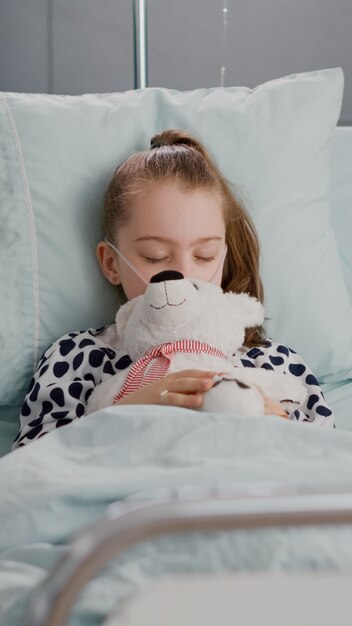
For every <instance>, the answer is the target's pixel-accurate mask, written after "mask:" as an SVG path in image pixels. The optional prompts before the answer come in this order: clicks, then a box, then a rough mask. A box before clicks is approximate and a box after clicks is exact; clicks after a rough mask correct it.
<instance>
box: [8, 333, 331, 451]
mask: <svg viewBox="0 0 352 626" xmlns="http://www.w3.org/2000/svg"><path fill="white" fill-rule="evenodd" d="M131 362H132V361H131V358H130V357H129V355H128V354H126V351H125V350H124V348H123V346H122V345H121V344H120V342H119V339H118V337H117V334H116V327H115V324H111V325H110V326H105V327H104V328H101V329H98V330H95V329H90V330H87V331H83V332H72V333H68V334H67V335H64V336H63V337H61V339H58V340H57V341H55V342H54V343H53V344H52V345H51V346H50V347H49V348H48V349H47V350H46V351H45V352H44V354H43V356H42V357H41V359H40V361H39V363H38V367H37V370H36V372H35V374H34V376H33V378H32V380H31V382H30V384H29V389H28V392H27V395H26V397H25V401H24V404H23V407H22V411H21V415H20V430H19V433H18V434H17V437H16V439H15V441H14V443H13V446H12V448H13V449H15V448H18V447H21V446H24V445H26V444H27V443H30V442H31V441H33V440H35V439H38V438H39V437H42V436H43V435H45V434H47V433H48V432H50V431H51V430H54V429H55V428H59V427H60V426H64V425H65V424H68V423H70V422H72V421H73V420H75V419H79V418H81V417H83V416H84V413H85V407H86V404H87V401H88V398H89V396H90V394H91V393H92V391H93V389H94V387H95V386H96V385H99V384H100V383H101V382H103V381H104V380H106V379H107V378H109V376H113V375H114V374H116V373H117V372H118V371H119V370H122V369H125V368H126V367H128V366H129V365H130V364H131ZM232 362H233V364H234V365H236V366H238V367H263V368H265V369H270V370H276V371H278V372H286V373H287V374H290V375H292V376H297V377H298V378H300V379H301V381H302V382H303V383H304V384H305V386H306V387H307V391H308V395H307V400H306V401H305V403H304V405H302V406H301V407H300V409H299V410H298V409H295V410H293V411H292V413H290V414H289V416H288V417H289V419H291V420H296V421H299V422H313V423H314V424H318V425H321V426H328V427H334V422H333V415H332V411H331V410H330V409H329V408H328V406H327V404H326V402H325V399H324V395H323V392H322V390H321V388H320V386H319V384H318V382H317V380H316V378H315V377H314V376H313V374H312V372H311V371H310V370H309V368H308V367H307V365H306V364H305V363H304V361H303V359H302V358H301V357H300V356H299V355H298V354H296V353H295V352H294V351H293V350H291V349H290V348H287V347H286V346H284V345H281V344H279V343H277V342H275V341H272V340H271V339H270V340H267V341H266V342H265V345H264V346H260V347H258V348H251V349H249V350H246V349H243V348H242V349H241V350H239V351H238V352H236V353H235V354H234V355H233V360H232Z"/></svg>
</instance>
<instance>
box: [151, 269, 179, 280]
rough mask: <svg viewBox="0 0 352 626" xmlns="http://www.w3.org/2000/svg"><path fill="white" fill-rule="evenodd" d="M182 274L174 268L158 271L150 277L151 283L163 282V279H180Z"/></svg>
mask: <svg viewBox="0 0 352 626" xmlns="http://www.w3.org/2000/svg"><path fill="white" fill-rule="evenodd" d="M183 278H184V275H183V274H181V272H176V270H164V271H163V272H159V273H158V274H154V276H152V277H151V279H150V282H151V283H163V282H164V281H165V280H182V279H183Z"/></svg>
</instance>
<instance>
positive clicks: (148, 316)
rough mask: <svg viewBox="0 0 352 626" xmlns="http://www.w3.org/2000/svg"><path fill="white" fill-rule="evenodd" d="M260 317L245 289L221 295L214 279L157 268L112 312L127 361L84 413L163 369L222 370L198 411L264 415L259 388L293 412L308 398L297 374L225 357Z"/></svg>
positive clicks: (158, 375)
mask: <svg viewBox="0 0 352 626" xmlns="http://www.w3.org/2000/svg"><path fill="white" fill-rule="evenodd" d="M263 321H264V309H263V306H262V304H261V303H260V302H259V301H258V300H256V299H255V298H253V297H252V296H249V295H248V294H246V293H232V292H229V293H224V292H223V291H222V289H221V287H219V286H217V285H214V284H213V283H208V282H203V281H201V280H198V279H188V278H184V277H183V275H182V274H181V273H179V272H173V271H172V272H170V271H166V272H165V271H164V272H160V273H159V274H156V275H155V276H153V278H152V279H151V281H150V283H149V285H148V286H147V288H146V291H145V293H144V295H141V296H137V297H136V298H133V299H132V300H130V301H128V302H126V304H124V305H122V306H121V307H120V309H119V310H118V312H117V315H116V326H117V333H118V336H119V337H120V338H121V340H122V343H123V345H124V348H125V349H126V352H128V354H129V355H130V357H131V359H132V360H133V363H132V364H131V365H130V366H129V367H128V368H126V369H125V370H123V371H121V372H118V373H117V374H114V375H113V376H111V378H109V379H107V380H106V381H104V382H102V383H101V384H100V385H98V386H97V387H95V389H94V390H93V392H92V394H91V396H90V398H89V400H88V404H87V409H86V414H89V413H93V412H94V411H97V410H98V409H101V408H104V407H106V406H110V405H112V404H114V403H116V402H118V401H119V399H121V398H122V397H123V396H125V395H126V394H128V393H130V392H131V391H134V390H136V389H139V388H140V387H141V386H143V385H145V384H147V383H148V382H151V381H153V380H156V379H158V378H161V377H162V376H164V375H165V374H167V373H171V372H175V371H180V370H184V369H190V368H192V369H200V370H209V369H211V370H215V371H218V372H222V375H221V376H219V377H217V378H216V379H215V381H216V382H215V384H214V386H213V387H212V388H211V389H210V390H209V391H207V392H206V393H205V394H204V402H203V404H202V406H201V410H202V411H217V412H225V413H230V414H232V415H243V416H246V415H247V416H256V415H263V414H264V398H263V394H265V396H266V397H267V398H270V399H271V400H273V401H275V402H280V403H281V405H282V407H283V408H284V409H285V408H286V407H287V408H288V407H289V408H290V410H292V406H293V404H295V403H297V404H301V403H303V401H304V400H305V398H306V390H305V388H304V386H303V384H302V383H301V382H300V381H299V380H297V379H296V378H295V377H293V376H289V375H286V374H281V373H278V372H274V371H270V370H266V369H263V368H245V367H235V366H234V365H232V363H231V357H232V356H233V353H234V351H235V350H238V349H239V348H240V347H241V346H242V344H243V341H244V337H245V329H246V328H249V327H252V326H258V325H260V324H262V323H263ZM258 387H260V389H261V390H262V392H263V393H260V390H258ZM161 400H163V398H161Z"/></svg>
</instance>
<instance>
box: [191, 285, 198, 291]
mask: <svg viewBox="0 0 352 626" xmlns="http://www.w3.org/2000/svg"><path fill="white" fill-rule="evenodd" d="M192 285H193V287H195V289H197V291H199V287H198V285H196V283H192Z"/></svg>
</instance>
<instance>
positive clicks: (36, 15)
mask: <svg viewBox="0 0 352 626" xmlns="http://www.w3.org/2000/svg"><path fill="white" fill-rule="evenodd" d="M132 7H133V1H132V0H0V90H5V91H32V92H49V93H51V92H54V93H70V94H78V93H84V92H104V91H123V90H126V89H133V88H134V63H133V17H132V16H133V11H132ZM222 7H223V0H148V44H149V45H148V55H149V85H150V86H163V87H171V88H174V89H193V88H195V87H211V86H216V85H220V68H221V66H225V67H226V72H225V85H247V86H249V87H254V86H255V85H257V84H259V83H261V82H264V81H266V80H269V79H272V78H278V77H280V76H283V75H286V74H291V73H296V72H303V71H308V70H314V69H320V68H325V67H335V66H341V67H342V68H343V70H344V73H345V96H344V104H343V109H342V114H341V120H340V121H341V122H343V123H352V37H351V27H352V0H228V26H227V41H226V43H225V42H224V40H223V33H224V29H223V14H222Z"/></svg>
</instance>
